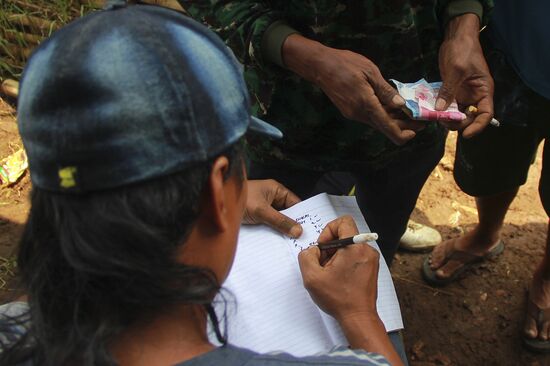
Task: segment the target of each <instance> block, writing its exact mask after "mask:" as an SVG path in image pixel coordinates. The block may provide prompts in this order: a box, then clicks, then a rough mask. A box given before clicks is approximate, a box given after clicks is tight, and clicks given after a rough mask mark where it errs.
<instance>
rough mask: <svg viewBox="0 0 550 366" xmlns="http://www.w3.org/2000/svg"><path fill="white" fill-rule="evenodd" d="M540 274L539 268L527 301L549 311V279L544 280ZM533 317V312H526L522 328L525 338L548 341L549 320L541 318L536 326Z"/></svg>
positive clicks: (549, 332) (535, 320)
mask: <svg viewBox="0 0 550 366" xmlns="http://www.w3.org/2000/svg"><path fill="white" fill-rule="evenodd" d="M540 272H541V270H540V266H539V269H537V271H536V272H535V274H534V275H533V281H532V282H531V286H530V288H529V299H530V300H531V301H532V302H533V303H534V304H535V305H536V306H537V307H538V308H539V309H542V310H545V309H550V279H544V278H543V277H542V275H541V274H540ZM528 306H529V304H528ZM535 313H536V311H535ZM544 315H546V314H544ZM534 316H535V315H534V314H533V312H530V311H528V313H527V316H526V317H525V324H524V326H523V332H524V334H525V336H526V337H528V338H532V339H535V338H538V339H540V340H542V341H546V340H548V339H550V318H548V317H547V316H543V317H542V319H538V324H537V319H535V318H534Z"/></svg>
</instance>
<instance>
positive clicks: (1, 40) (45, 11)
mask: <svg viewBox="0 0 550 366" xmlns="http://www.w3.org/2000/svg"><path fill="white" fill-rule="evenodd" d="M81 3H82V4H81ZM92 9H93V6H91V5H90V4H89V3H88V2H87V1H77V0H2V1H0V79H2V80H3V79H6V78H12V79H18V78H19V77H20V75H21V72H22V71H23V66H24V65H25V62H26V60H27V57H28V53H29V52H30V51H31V50H32V49H33V48H34V47H35V46H36V43H35V42H32V41H29V40H28V39H26V37H25V35H24V33H27V34H32V35H34V36H37V37H38V38H40V39H44V38H46V37H48V36H49V35H50V34H51V33H52V32H53V31H55V30H56V29H58V28H60V27H61V26H63V25H65V24H67V23H69V22H70V21H71V20H73V19H75V18H78V17H81V16H82V15H84V14H86V13H88V12H89V11H91V10H92ZM14 15H15V16H20V15H25V16H32V17H36V18H39V19H42V20H44V21H46V22H45V23H49V24H47V26H46V27H41V28H40V29H38V28H36V27H29V26H26V25H22V24H21V23H20V22H19V21H16V20H14V19H12V18H11V17H13V16H14Z"/></svg>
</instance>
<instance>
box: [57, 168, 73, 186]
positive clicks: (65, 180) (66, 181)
mask: <svg viewBox="0 0 550 366" xmlns="http://www.w3.org/2000/svg"><path fill="white" fill-rule="evenodd" d="M76 170H77V169H76V167H75V166H67V167H65V168H61V169H59V179H60V182H59V185H60V186H61V187H62V188H72V187H74V186H76V179H75V175H76Z"/></svg>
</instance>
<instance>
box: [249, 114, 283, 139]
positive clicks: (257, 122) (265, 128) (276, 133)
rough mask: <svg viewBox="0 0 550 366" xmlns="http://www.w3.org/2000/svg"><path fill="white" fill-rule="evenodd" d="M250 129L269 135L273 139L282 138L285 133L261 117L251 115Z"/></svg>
mask: <svg viewBox="0 0 550 366" xmlns="http://www.w3.org/2000/svg"><path fill="white" fill-rule="evenodd" d="M248 131H250V132H253V133H257V134H260V135H264V136H267V137H269V138H272V139H277V140H279V139H282V138H283V133H282V132H281V130H279V129H278V128H277V127H275V126H273V125H271V124H269V123H267V122H266V121H262V120H261V119H259V118H256V117H254V116H250V125H249V126H248Z"/></svg>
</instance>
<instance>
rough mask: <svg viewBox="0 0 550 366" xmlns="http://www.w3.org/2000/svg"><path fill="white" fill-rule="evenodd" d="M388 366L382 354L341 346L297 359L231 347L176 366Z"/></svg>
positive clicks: (287, 355)
mask: <svg viewBox="0 0 550 366" xmlns="http://www.w3.org/2000/svg"><path fill="white" fill-rule="evenodd" d="M218 365H231V366H284V365H288V366H290V365H292V366H311V365H324V366H329V365H334V366H348V365H349V366H359V365H361V366H382V365H383V366H388V365H389V363H388V362H387V361H386V359H385V358H384V357H383V356H381V355H378V354H374V353H369V352H365V351H360V350H351V349H349V348H345V347H338V348H335V349H334V350H332V351H331V352H329V353H324V354H320V355H315V356H307V357H294V356H292V355H289V354H288V353H275V352H273V353H268V354H260V353H256V352H253V351H250V350H247V349H244V348H238V347H235V346H231V345H227V346H224V347H219V348H216V349H215V350H213V351H210V352H208V353H205V354H203V355H200V356H198V357H195V358H192V359H190V360H188V361H185V362H182V363H179V364H177V365H176V366H218Z"/></svg>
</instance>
